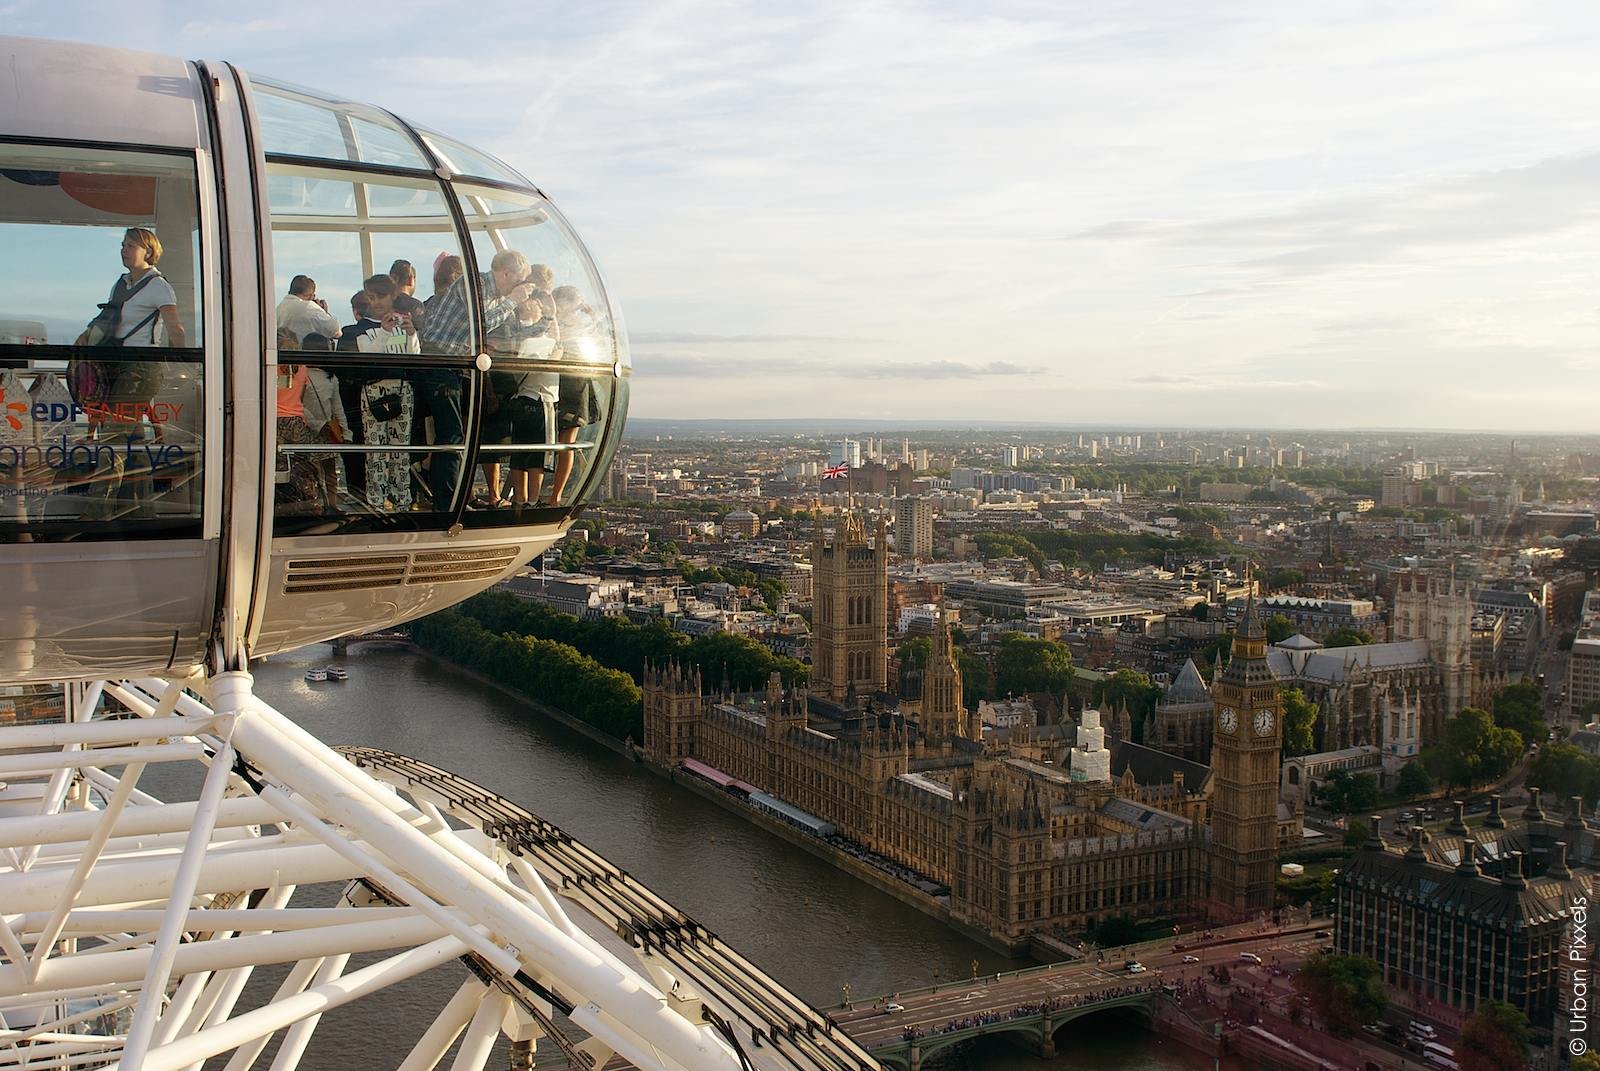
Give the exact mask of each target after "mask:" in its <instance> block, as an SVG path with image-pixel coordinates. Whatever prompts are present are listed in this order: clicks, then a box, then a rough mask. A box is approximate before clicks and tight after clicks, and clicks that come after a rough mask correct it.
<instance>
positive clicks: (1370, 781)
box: [1317, 770, 1378, 814]
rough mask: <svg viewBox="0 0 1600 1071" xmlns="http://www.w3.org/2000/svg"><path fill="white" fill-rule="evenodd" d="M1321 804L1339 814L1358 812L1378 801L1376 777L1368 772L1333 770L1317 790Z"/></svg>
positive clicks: (1367, 808)
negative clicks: (1356, 772)
mask: <svg viewBox="0 0 1600 1071" xmlns="http://www.w3.org/2000/svg"><path fill="white" fill-rule="evenodd" d="M1317 797H1318V798H1319V799H1320V800H1321V801H1322V804H1323V806H1325V807H1327V808H1328V809H1329V810H1330V811H1337V812H1339V813H1340V814H1360V813H1365V812H1367V811H1370V810H1372V808H1373V807H1375V806H1377V803H1378V779H1377V778H1376V777H1374V776H1373V775H1372V774H1369V773H1358V774H1352V773H1351V772H1350V771H1349V770H1335V771H1333V772H1332V773H1331V774H1329V775H1328V779H1327V780H1326V781H1324V782H1323V783H1322V787H1321V788H1319V789H1318V790H1317Z"/></svg>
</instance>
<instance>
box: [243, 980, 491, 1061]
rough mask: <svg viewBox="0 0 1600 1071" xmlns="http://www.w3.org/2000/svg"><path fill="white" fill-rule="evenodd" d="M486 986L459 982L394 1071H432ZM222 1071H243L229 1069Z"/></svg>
mask: <svg viewBox="0 0 1600 1071" xmlns="http://www.w3.org/2000/svg"><path fill="white" fill-rule="evenodd" d="M488 991H489V987H488V986H486V985H484V984H483V983H482V982H480V981H478V980H477V979H476V978H468V979H467V980H466V981H465V982H463V983H461V988H460V989H458V990H456V992H455V995H454V996H453V997H451V998H450V1002H449V1003H448V1004H446V1005H445V1006H444V1010H443V1011H441V1012H440V1013H439V1015H438V1017H437V1018H435V1019H434V1020H433V1022H432V1023H430V1024H429V1025H428V1029H427V1030H424V1031H423V1032H422V1036H421V1037H420V1038H418V1039H417V1043H416V1044H415V1045H413V1046H412V1047H411V1051H410V1052H409V1053H407V1054H406V1058H405V1059H404V1060H402V1061H401V1062H400V1066H399V1067H398V1068H396V1069H395V1071H433V1069H434V1068H436V1067H438V1066H439V1061H440V1060H443V1059H444V1056H445V1053H447V1052H449V1051H450V1046H451V1045H454V1044H455V1042H456V1038H458V1037H460V1036H461V1031H463V1030H465V1029H466V1028H467V1023H469V1022H470V1021H471V1020H472V1012H473V1009H474V1008H476V1007H477V1006H478V1004H479V1003H481V1002H482V1000H483V997H484V994H486V993H487V992H488ZM223 1071H242V1069H236V1068H233V1067H232V1066H229V1067H227V1068H224V1069H223Z"/></svg>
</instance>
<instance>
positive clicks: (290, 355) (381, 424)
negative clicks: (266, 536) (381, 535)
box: [273, 340, 471, 535]
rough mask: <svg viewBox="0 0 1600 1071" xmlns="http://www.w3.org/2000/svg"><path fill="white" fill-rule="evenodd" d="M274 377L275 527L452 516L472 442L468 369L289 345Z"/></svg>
mask: <svg viewBox="0 0 1600 1071" xmlns="http://www.w3.org/2000/svg"><path fill="white" fill-rule="evenodd" d="M285 341H287V340H285ZM275 385H276V390H277V427H276V432H277V438H276V463H275V465H274V470H273V483H274V493H273V514H274V525H273V531H274V534H276V535H300V534H326V533H332V532H353V531H372V530H391V529H395V528H437V527H442V526H443V525H444V524H445V523H447V521H448V518H449V517H450V511H451V507H452V504H453V503H454V501H455V497H456V493H457V490H458V488H459V486H460V482H461V477H462V462H463V459H464V458H465V456H466V451H467V444H466V433H465V424H464V420H463V413H465V412H466V411H467V408H466V406H467V402H468V398H469V391H470V389H471V387H470V374H469V373H468V372H467V371H466V370H464V369H452V368H429V367H426V366H421V365H400V366H396V365H394V364H373V363H368V362H365V361H362V360H360V359H359V358H355V359H351V358H342V357H339V356H337V355H335V354H331V353H326V352H323V353H321V354H319V355H316V356H313V355H312V353H311V352H310V351H300V352H299V353H297V352H296V351H294V350H293V349H282V350H280V351H279V353H278V367H277V373H276V378H275Z"/></svg>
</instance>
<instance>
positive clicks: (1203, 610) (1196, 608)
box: [1189, 602, 1211, 621]
mask: <svg viewBox="0 0 1600 1071" xmlns="http://www.w3.org/2000/svg"><path fill="white" fill-rule="evenodd" d="M1189 616H1190V617H1192V618H1194V619H1195V620H1196V621H1209V620H1211V604H1210V603H1209V602H1197V603H1195V604H1194V605H1193V606H1191V607H1189Z"/></svg>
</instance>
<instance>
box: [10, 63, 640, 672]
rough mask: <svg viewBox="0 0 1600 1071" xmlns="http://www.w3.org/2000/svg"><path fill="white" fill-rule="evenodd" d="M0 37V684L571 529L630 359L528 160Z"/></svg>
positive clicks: (434, 602) (104, 666) (154, 666)
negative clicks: (2, 66)
mask: <svg viewBox="0 0 1600 1071" xmlns="http://www.w3.org/2000/svg"><path fill="white" fill-rule="evenodd" d="M0 55H3V56H4V58H5V60H6V63H7V70H8V72H9V73H10V75H11V77H8V78H6V79H4V80H3V81H0V238H3V240H0V249H3V250H5V256H4V257H3V258H0V563H3V565H0V576H3V577H4V580H5V583H4V600H5V604H6V612H5V613H4V614H3V615H0V681H12V682H27V681H52V680H68V679H83V678H91V677H105V676H111V675H117V676H121V675H131V674H150V673H155V674H161V675H166V676H183V675H187V674H189V673H191V672H194V671H195V670H198V669H201V668H203V667H205V666H208V665H211V666H216V665H237V664H239V663H240V662H241V660H243V659H247V658H248V657H250V656H253V655H262V654H271V653H273V652H276V651H282V650H286V649H289V648H293V647H296V646H299V645H303V644H307V643H311V642H314V641H318V640H324V639H329V638H333V637H337V636H340V635H348V634H352V633H358V632H362V631H366V630H370V629H373V628H379V627H383V626H386V625H391V624H394V623H397V622H401V621H405V620H408V619H411V618H414V617H417V616H420V615H422V614H426V613H428V612H430V611H432V610H434V609H437V608H440V607H443V606H447V605H449V604H451V603H454V602H457V601H459V600H461V599H462V598H465V597H466V596H468V595H470V594H472V593H474V592H476V591H479V590H482V589H483V588H486V587H488V586H489V585H491V584H493V583H494V582H495V581H497V580H499V579H500V578H502V577H504V576H506V575H507V574H508V573H510V572H511V571H513V570H514V569H516V568H517V567H519V566H520V565H522V564H523V563H525V562H527V561H528V560H530V559H531V558H532V557H534V556H535V555H537V554H539V553H540V552H541V551H542V550H543V549H544V548H545V547H547V546H548V545H549V544H550V543H551V542H552V541H554V540H555V539H557V538H558V537H559V536H560V535H561V534H562V532H564V531H565V530H566V528H567V527H568V526H569V525H570V524H571V523H572V520H573V519H574V516H575V514H576V513H577V511H579V510H581V509H582V507H583V504H584V503H585V502H586V501H587V500H588V498H589V496H590V495H591V494H592V493H593V492H594V490H595V487H596V484H597V483H598V481H599V478H600V477H601V476H602V475H603V473H604V471H605V469H606V467H607V465H608V464H609V461H610V458H611V455H612V453H613V451H614V450H615V448H616V444H617V440H618V437H619V435H620V433H621V429H622V423H623V418H624V414H625V412H626V409H627V401H628V390H627V388H628V376H629V359H628V352H627V344H626V340H625V337H624V331H623V327H622V323H621V319H620V316H619V315H618V313H617V310H616V307H615V304H614V302H613V301H612V299H611V298H610V296H609V295H608V294H607V292H606V288H605V284H604V282H603V280H602V278H601V276H600V274H599V272H598V271H597V270H596V268H595V266H594V263H593V261H592V260H591V259H590V257H589V255H588V253H587V251H586V250H585V249H584V246H583V244H582V243H581V242H580V241H579V240H578V239H577V237H576V236H575V235H574V234H573V232H572V230H571V228H570V227H569V226H568V225H567V223H566V221H565V220H564V219H563V218H562V216H561V214H560V213H559V212H558V211H557V210H556V209H555V207H554V206H553V205H551V203H550V202H549V201H548V199H546V198H545V197H544V195H543V194H541V193H540V192H539V190H538V189H537V188H536V187H535V186H534V185H533V184H532V183H530V182H528V181H527V180H526V179H525V178H523V177H522V176H521V175H519V174H518V173H517V172H516V171H515V170H513V169H512V168H510V167H508V166H506V165H505V164H504V163H501V162H500V161H498V160H496V159H495V158H494V157H492V156H490V155H489V154H487V153H484V152H481V151H479V150H476V149H473V148H470V147H469V146H467V145H464V144H462V143H460V142H458V141H455V140H453V139H451V138H449V137H447V136H445V135H443V134H438V133H435V132H433V131H431V130H427V129H423V128H420V127H417V126H414V125H412V124H410V123H407V122H406V121H405V120H403V119H401V118H399V117H397V116H395V115H393V114H391V113H389V112H387V111H384V110H382V109H380V108H377V107H373V106H369V105H364V104H357V103H353V102H350V101H345V100H341V99H337V98H334V97H329V96H326V95H323V94H320V93H317V92H314V91H311V90H307V89H302V88H298V87H295V86H291V85H286V84H283V83H279V82H274V81H271V80H269V79H265V78H261V77H257V76H254V75H251V74H248V73H246V72H244V71H242V70H240V69H238V68H236V67H234V66H232V65H230V64H227V63H220V62H210V61H208V62H185V61H182V60H177V59H171V58H168V57H163V56H155V55H148V54H144V53H135V52H128V51H120V50H112V49H104V48H96V47H90V46H84V45H76V44H66V43H60V42H50V41H39V40H30V39H23V38H3V37H0Z"/></svg>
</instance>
